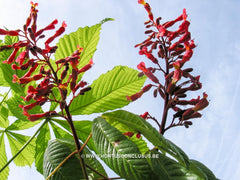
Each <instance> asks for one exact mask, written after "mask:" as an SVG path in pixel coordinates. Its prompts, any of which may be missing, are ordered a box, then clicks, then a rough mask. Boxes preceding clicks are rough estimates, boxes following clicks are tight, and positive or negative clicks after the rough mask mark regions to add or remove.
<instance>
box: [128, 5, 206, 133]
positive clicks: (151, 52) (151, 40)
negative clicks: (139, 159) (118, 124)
mask: <svg viewBox="0 0 240 180" xmlns="http://www.w3.org/2000/svg"><path fill="white" fill-rule="evenodd" d="M138 3H139V4H141V5H143V6H144V8H145V10H146V11H147V13H148V20H147V21H146V22H145V23H144V24H145V25H146V28H147V30H146V31H145V34H146V35H148V37H147V38H146V40H144V41H143V42H141V43H139V44H137V45H135V47H139V54H140V55H145V56H146V57H147V60H148V61H149V60H150V63H151V62H152V64H153V66H152V67H148V68H147V67H146V66H145V63H144V62H141V63H140V64H138V65H137V68H138V69H139V70H140V71H142V72H141V75H142V74H145V75H146V76H147V77H148V78H149V79H150V80H151V81H152V83H153V84H152V85H151V87H154V88H155V89H154V93H153V95H154V97H157V95H158V94H159V95H160V97H161V98H163V99H164V101H165V107H164V109H165V110H164V112H163V119H162V124H159V123H158V126H159V131H160V133H162V134H163V133H164V132H165V130H166V129H169V128H170V127H173V126H181V125H184V126H185V127H188V126H189V125H191V124H192V122H191V121H186V120H187V119H193V118H199V117H201V114H200V113H199V112H198V111H200V110H202V109H204V108H205V107H207V105H208V100H207V95H206V94H205V93H204V97H203V98H202V99H200V98H197V99H191V100H184V99H183V98H186V97H187V92H189V91H197V90H199V89H201V87H202V84H201V83H200V82H199V78H200V76H193V75H192V74H191V73H192V71H193V69H192V68H187V69H184V65H185V63H187V62H188V61H190V59H191V58H192V56H193V49H194V48H195V47H196V45H195V43H194V41H193V39H191V33H190V32H189V26H190V22H189V21H188V19H187V12H186V9H183V11H182V14H181V15H180V16H178V17H177V18H176V19H174V20H170V21H167V22H162V20H161V19H162V18H161V17H158V18H156V19H154V16H153V15H152V11H151V7H150V5H149V4H148V3H147V2H145V1H144V0H138ZM176 27H177V28H176ZM170 28H171V29H170ZM174 28H175V30H174ZM164 63H165V65H163V64H164ZM159 72H160V73H163V76H164V77H165V78H162V77H159V74H160V73H159ZM162 79H163V81H160V80H162ZM149 87H150V85H149ZM149 89H150V88H149ZM149 89H148V90H149ZM143 93H144V91H143V89H142V90H141V91H140V92H138V93H136V94H133V95H131V96H130V95H129V96H127V100H129V101H135V100H137V99H138V98H140V97H141V96H142V95H143ZM186 105H188V106H192V107H189V108H186V109H185V106H186ZM170 109H172V110H173V111H174V115H173V120H172V123H171V124H169V126H168V127H165V125H166V121H167V114H168V111H169V110H170ZM143 117H144V118H145V119H146V118H147V117H148V115H147V114H145V115H144V116H143ZM164 118H165V119H164ZM152 119H154V121H157V120H155V118H152ZM176 121H178V122H176Z"/></svg>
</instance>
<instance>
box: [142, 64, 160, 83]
mask: <svg viewBox="0 0 240 180" xmlns="http://www.w3.org/2000/svg"><path fill="white" fill-rule="evenodd" d="M137 68H138V69H139V70H141V71H142V72H143V73H144V74H145V75H146V76H147V77H148V78H149V79H151V80H152V81H153V82H155V83H159V80H158V79H157V77H156V76H154V75H153V73H152V72H151V71H150V70H149V69H147V68H146V66H145V63H144V62H141V63H140V64H138V65H137Z"/></svg>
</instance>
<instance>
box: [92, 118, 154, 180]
mask: <svg viewBox="0 0 240 180" xmlns="http://www.w3.org/2000/svg"><path fill="white" fill-rule="evenodd" d="M92 129H93V130H92V133H93V134H92V137H93V140H94V143H95V146H96V149H97V153H98V154H99V155H102V156H103V157H102V158H101V159H102V160H103V161H104V162H105V163H106V164H107V165H108V166H109V167H110V168H111V169H113V170H114V171H115V172H116V173H117V174H118V175H120V176H121V177H122V178H125V179H139V180H140V179H144V180H145V179H149V176H150V175H151V168H150V166H149V164H148V161H147V160H146V159H145V158H143V157H142V156H141V152H140V151H139V149H138V147H137V146H136V144H135V143H134V142H132V141H130V140H129V139H128V138H126V137H125V136H124V135H123V134H122V133H121V132H119V131H118V130H117V129H116V128H114V127H112V126H111V125H110V124H109V123H108V122H107V121H106V120H105V119H103V118H102V117H98V118H96V119H94V121H93V126H92ZM104 156H106V157H104ZM131 156H133V157H131ZM134 157H138V158H134Z"/></svg>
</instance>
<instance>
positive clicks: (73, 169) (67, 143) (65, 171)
mask: <svg viewBox="0 0 240 180" xmlns="http://www.w3.org/2000/svg"><path fill="white" fill-rule="evenodd" d="M75 150H76V147H75V144H74V141H73V140H72V139H54V140H51V141H49V143H48V147H47V149H46V152H45V154H44V162H43V169H44V172H43V174H44V177H45V178H46V177H48V176H49V175H50V173H51V172H52V171H53V170H54V169H55V168H56V167H57V166H58V165H59V164H60V163H61V162H62V161H63V160H64V159H65V158H66V157H67V156H68V155H70V154H71V153H72V152H74V151H75ZM84 157H85V158H84V161H85V163H86V164H87V165H89V166H91V167H92V168H93V169H95V170H97V171H98V172H100V173H101V174H103V175H105V176H106V172H105V170H104V168H103V167H102V165H101V164H100V163H99V162H98V160H97V159H96V158H95V157H94V156H93V155H92V153H91V152H90V151H89V150H88V149H87V148H84ZM87 174H88V177H89V179H98V178H102V177H101V176H99V175H98V174H96V173H94V172H92V171H91V170H89V169H87ZM68 179H69V180H70V179H71V180H79V179H83V175H82V170H81V166H80V163H79V159H78V156H77V154H75V155H74V156H72V157H71V158H70V159H68V160H67V161H66V162H65V163H64V164H63V165H62V166H61V167H60V168H59V169H58V171H57V172H56V173H55V174H54V175H53V176H52V177H51V180H68Z"/></svg>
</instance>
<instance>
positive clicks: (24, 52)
mask: <svg viewBox="0 0 240 180" xmlns="http://www.w3.org/2000/svg"><path fill="white" fill-rule="evenodd" d="M26 55H27V51H23V52H21V53H20V54H19V56H18V57H17V59H16V62H18V63H19V64H20V65H22V64H23V62H24V60H25V58H26Z"/></svg>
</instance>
